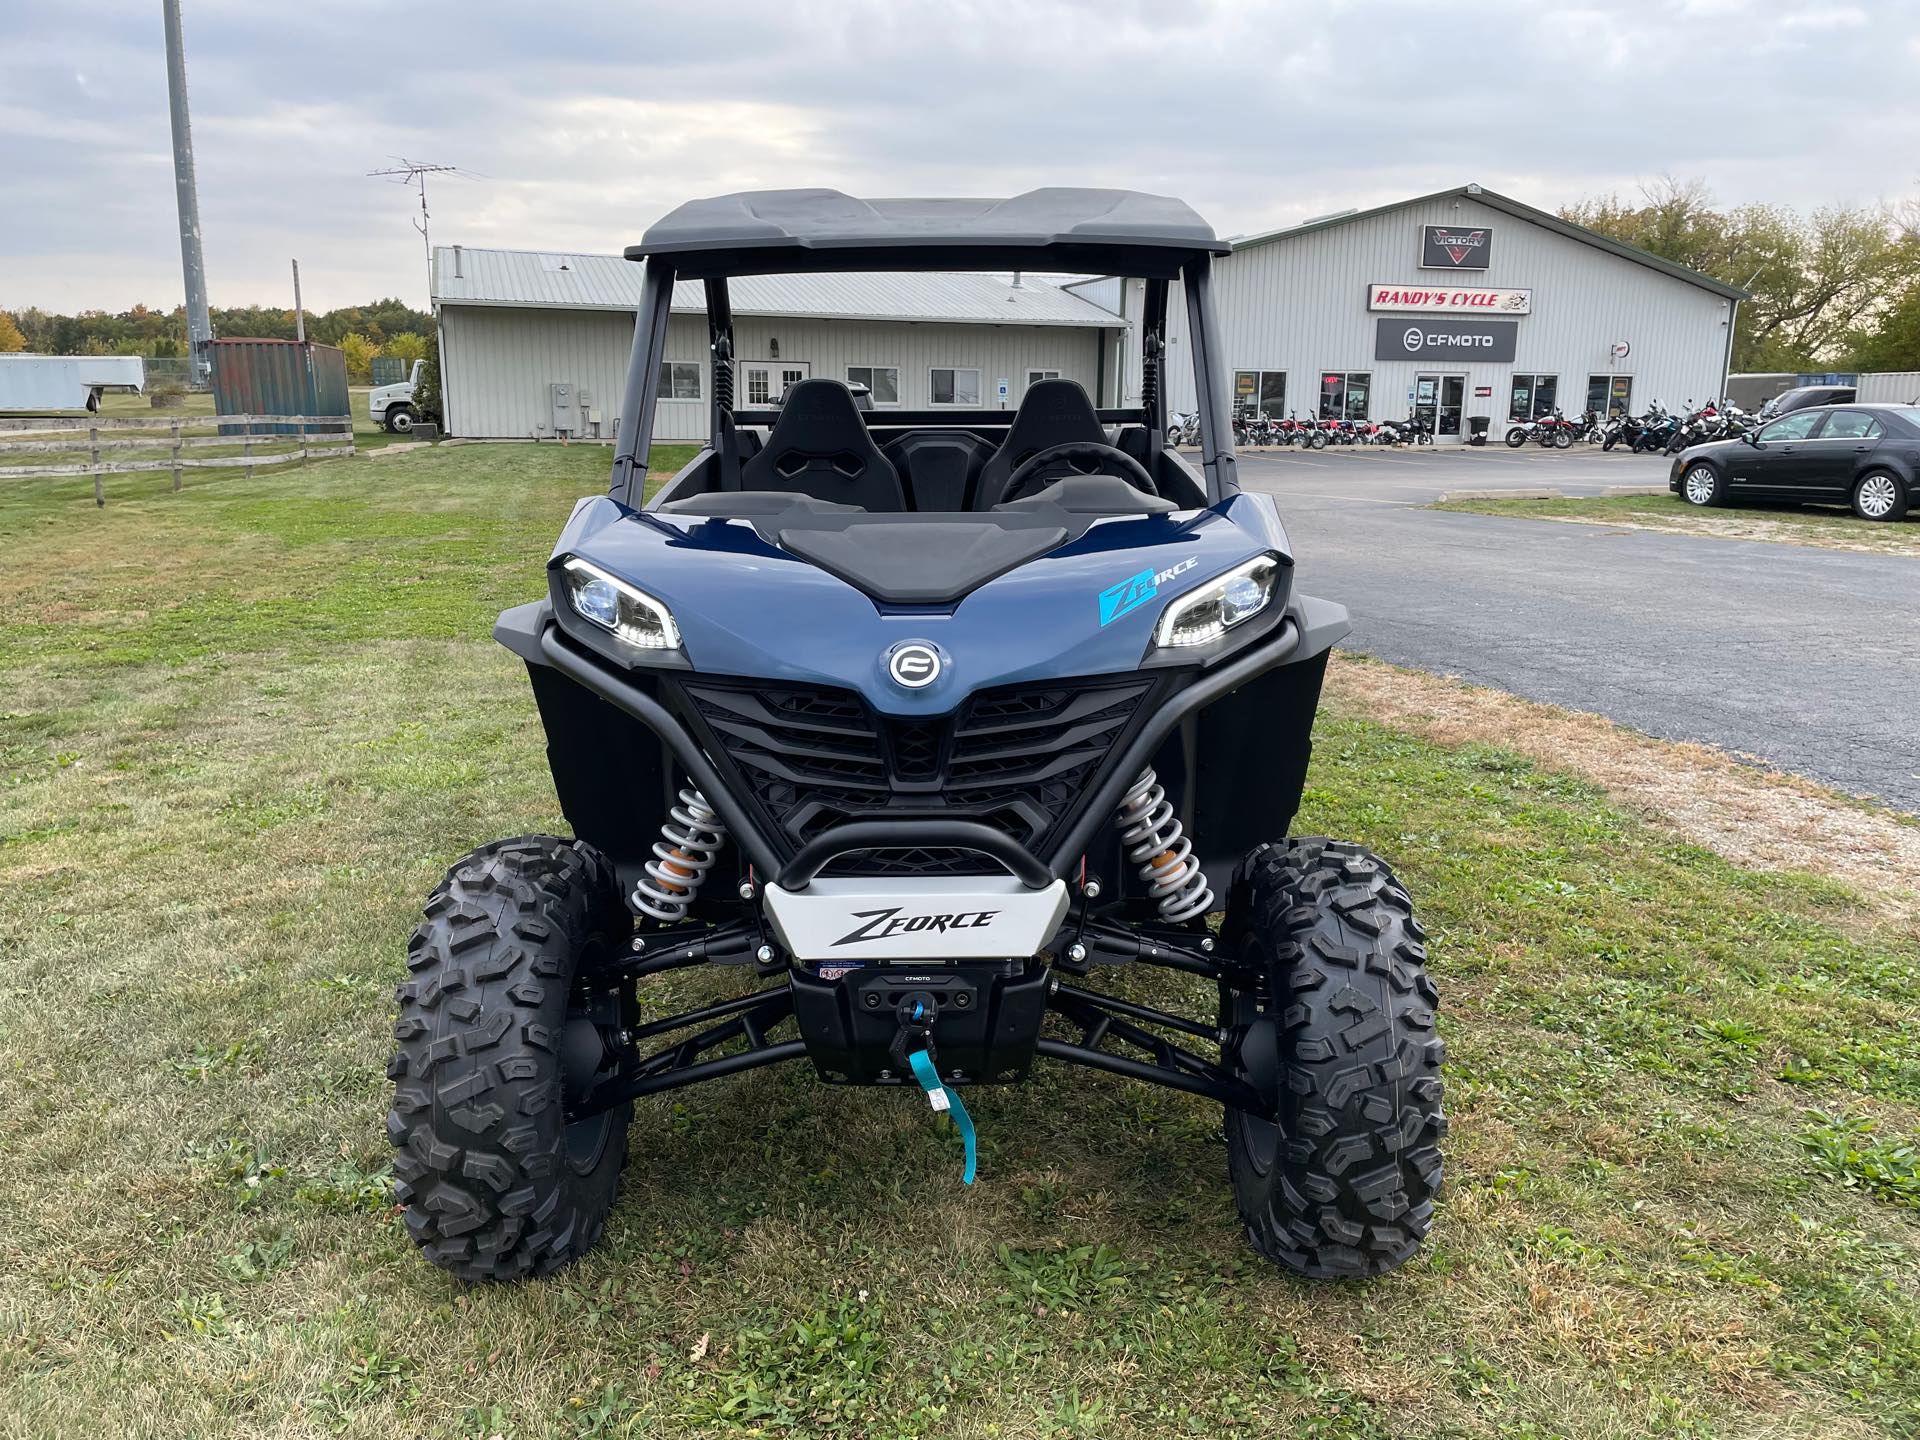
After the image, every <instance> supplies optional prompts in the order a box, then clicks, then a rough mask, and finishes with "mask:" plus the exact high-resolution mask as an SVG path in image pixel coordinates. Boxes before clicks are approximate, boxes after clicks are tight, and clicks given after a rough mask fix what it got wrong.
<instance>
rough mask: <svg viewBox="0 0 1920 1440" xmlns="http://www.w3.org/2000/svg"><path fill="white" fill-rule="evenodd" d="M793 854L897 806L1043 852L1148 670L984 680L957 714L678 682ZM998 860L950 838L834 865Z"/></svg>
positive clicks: (1130, 715) (958, 866)
mask: <svg viewBox="0 0 1920 1440" xmlns="http://www.w3.org/2000/svg"><path fill="white" fill-rule="evenodd" d="M680 684H681V688H682V691H683V693H684V695H685V697H686V701H687V705H688V708H689V709H690V710H691V712H692V715H693V717H694V718H696V719H697V720H698V722H699V724H700V726H701V727H702V728H703V729H704V730H705V731H706V732H707V733H706V736H703V737H702V738H703V739H708V738H710V740H711V742H712V743H710V744H709V745H708V749H709V751H710V752H713V753H715V754H716V755H717V754H720V753H724V754H725V756H726V757H727V759H728V760H730V761H731V762H732V763H733V767H734V769H735V771H736V772H737V774H738V775H739V777H740V779H741V780H742V782H744V785H745V787H746V789H747V791H748V793H749V795H750V796H751V798H752V800H753V801H754V803H755V805H756V806H757V807H758V808H759V810H760V812H761V814H762V815H763V816H764V817H765V819H766V821H767V823H768V825H769V828H770V829H771V830H772V831H773V833H774V834H775V835H776V836H778V837H779V838H781V839H782V840H784V841H785V843H786V848H787V849H788V851H789V853H791V852H792V851H793V850H797V849H798V848H799V847H800V846H801V845H803V844H805V843H806V842H807V841H809V840H811V839H813V838H814V837H815V836H816V835H819V834H820V833H821V832H822V831H825V830H828V829H831V828H832V827H834V826H835V825H840V824H843V823H846V822H849V821H855V820H870V819H876V818H882V817H884V816H885V815H887V814H889V813H917V814H939V815H947V816H952V817H953V818H956V819H967V820H977V821H982V822H984V823H986V824H988V825H992V826H994V827H995V828H997V829H999V830H1000V831H1002V832H1003V833H1005V834H1007V835H1009V836H1011V837H1012V838H1013V839H1015V840H1017V841H1019V842H1020V843H1021V844H1022V845H1024V846H1026V847H1027V849H1029V850H1031V851H1033V852H1034V853H1035V854H1040V855H1044V854H1045V853H1046V852H1047V850H1048V848H1049V847H1050V845H1051V843H1052V842H1053V841H1054V840H1055V839H1056V838H1057V837H1058V836H1059V835H1060V834H1062V833H1063V832H1064V831H1065V829H1066V827H1067V826H1068V825H1069V824H1070V823H1071V822H1072V820H1073V818H1074V816H1075V815H1076V814H1077V813H1078V810H1079V806H1080V804H1081V802H1082V801H1083V800H1084V799H1085V798H1086V796H1087V794H1088V793H1089V792H1090V790H1091V789H1092V786H1093V784H1094V782H1095V780H1096V779H1097V778H1098V777H1099V775H1100V773H1101V771H1102V769H1103V767H1104V765H1105V763H1106V761H1107V759H1108V757H1109V756H1110V755H1111V754H1112V753H1113V750H1114V747H1115V746H1116V745H1117V744H1118V743H1119V742H1120V740H1121V738H1122V737H1123V736H1124V735H1125V734H1126V733H1127V730H1128V728H1129V726H1130V725H1131V724H1132V722H1133V719H1134V717H1135V716H1136V715H1137V714H1138V713H1139V710H1140V705H1141V701H1142V700H1143V699H1144V698H1145V696H1146V694H1147V692H1148V690H1149V689H1150V687H1151V684H1152V682H1151V681H1148V680H1140V679H1133V678H1127V679H1116V680H1096V681H1074V682H1063V683H1055V684H1050V685H1041V686H1018V687H1008V688H1005V689H999V690H989V691H983V692H981V693H980V694H978V695H974V696H971V697H969V698H968V699H967V700H966V701H965V702H964V703H963V704H962V705H961V706H960V708H959V709H958V710H957V711H955V712H954V713H953V714H950V715H944V716H937V717H933V718H928V719H904V718H898V717H893V716H884V715H878V714H875V713H874V712H873V711H872V710H871V709H869V708H868V706H867V705H866V703H865V701H863V700H862V699H861V698H860V696H859V695H857V694H855V693H854V692H853V691H850V690H836V689H825V688H802V687H797V686H774V685H757V684H751V683H729V682H714V681H704V680H703V681H699V682H691V683H690V682H686V681H682V682H680ZM999 868H1000V867H999V866H998V865H997V864H996V863H995V862H993V861H991V860H988V859H987V858H986V857H984V856H980V855H975V854H973V853H971V852H969V851H961V850H953V849H945V848H934V847H928V848H914V849H896V850H869V851H862V852H859V853H858V854H849V855H844V856H841V857H840V858H838V859H837V860H835V861H834V862H833V864H832V865H831V866H830V867H829V868H828V869H827V870H825V871H824V872H822V873H824V874H828V875H958V874H979V873H983V872H993V871H996V870H998V869H999Z"/></svg>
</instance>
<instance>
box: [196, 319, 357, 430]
mask: <svg viewBox="0 0 1920 1440" xmlns="http://www.w3.org/2000/svg"><path fill="white" fill-rule="evenodd" d="M211 349H212V352H213V412H214V414H216V415H308V416H317V415H326V416H331V415H338V416H339V417H340V424H339V426H338V427H334V426H325V427H322V426H313V427H310V428H312V429H316V430H318V429H334V428H338V429H341V430H347V429H351V428H352V425H353V420H352V414H351V402H350V401H349V399H348V396H347V357H346V355H345V354H344V353H343V352H342V351H341V350H339V349H338V348H337V347H335V346H332V345H316V344H315V343H314V342H313V341H311V340H308V341H305V342H302V341H299V340H216V341H214V342H213V345H212V346H211ZM241 428H242V427H240V426H223V427H222V429H221V433H223V434H238V433H240V430H241ZM299 431H300V427H299V426H298V425H275V426H272V427H270V428H269V427H261V428H260V429H258V430H256V431H255V432H254V433H256V434H282V435H296V434H298V433H299Z"/></svg>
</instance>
